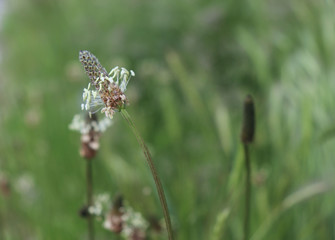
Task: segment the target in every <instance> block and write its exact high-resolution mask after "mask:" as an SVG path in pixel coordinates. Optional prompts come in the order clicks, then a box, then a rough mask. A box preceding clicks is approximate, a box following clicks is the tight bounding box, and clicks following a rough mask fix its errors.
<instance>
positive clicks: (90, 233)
mask: <svg viewBox="0 0 335 240" xmlns="http://www.w3.org/2000/svg"><path fill="white" fill-rule="evenodd" d="M86 187H87V207H88V208H89V207H90V206H92V205H93V177H92V159H86ZM87 223H88V239H89V240H94V225H93V216H92V215H91V214H89V215H88V218H87Z"/></svg>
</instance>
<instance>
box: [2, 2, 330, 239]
mask: <svg viewBox="0 0 335 240" xmlns="http://www.w3.org/2000/svg"><path fill="white" fill-rule="evenodd" d="M334 12H335V2H334V1H326V0H320V1H315V0H306V1H298V0H293V1H292V0H283V1H274V0H270V1H262V0H258V1H248V0H246V1H242V0H237V1H232V0H225V1H222V0H210V1H201V0H193V1H190V0H185V1H180V0H159V1H150V0H142V1H139V0H116V1H106V0H96V1H87V0H83V1H79V0H66V1H65V0H58V1H51V0H10V1H9V0H1V1H0V16H1V20H0V21H1V22H0V23H1V27H0V31H1V35H0V39H1V40H0V41H1V43H0V59H1V60H0V61H1V62H0V68H1V74H0V102H1V104H0V133H1V137H0V234H1V235H0V239H6V240H16V239H17V240H21V239H38V240H40V239H51V240H53V239H54V240H58V239H85V238H86V235H87V233H86V231H87V230H86V225H87V224H86V221H85V220H83V219H80V217H79V216H78V210H79V209H80V207H81V206H82V205H83V204H84V203H85V196H86V195H85V194H86V187H85V162H84V160H83V159H82V158H81V157H80V155H79V153H78V152H79V148H80V134H79V133H76V132H73V131H70V130H69V128H68V125H69V124H70V122H71V121H72V118H73V116H74V115H75V114H78V113H80V112H81V110H80V104H81V97H82V89H83V88H84V87H86V86H87V84H88V81H89V79H88V77H87V76H86V75H85V73H84V71H83V68H82V66H81V64H80V62H79V61H78V52H79V50H84V49H86V50H89V51H91V52H92V53H93V54H95V55H96V56H97V57H98V58H99V60H100V62H101V64H102V65H103V66H104V67H105V68H106V69H107V70H108V71H109V70H110V69H112V68H113V67H114V66H123V67H126V68H128V69H133V70H134V71H135V73H136V77H134V78H132V80H131V81H130V83H129V85H128V89H127V92H126V95H127V97H128V98H129V102H130V104H129V106H128V108H127V109H128V112H129V113H130V114H131V116H132V117H133V119H134V121H135V124H136V125H137V127H138V129H139V131H140V133H141V134H142V136H143V138H144V139H145V141H146V143H147V144H148V146H149V148H150V150H151V152H152V154H153V160H154V162H155V164H156V167H157V169H158V172H159V175H160V177H161V179H162V182H163V185H164V188H165V191H166V196H167V200H168V204H169V208H170V210H171V214H172V219H173V225H174V229H175V231H176V236H177V239H180V240H189V239H193V240H197V239H199V240H202V239H212V240H214V239H241V238H242V235H243V231H242V229H243V216H244V178H245V174H244V165H243V164H244V159H243V147H242V145H241V143H240V139H239V135H240V129H241V122H242V106H243V100H244V98H245V96H246V95H247V94H252V95H253V97H254V101H255V107H256V122H257V128H256V137H255V142H254V143H253V144H252V145H251V146H250V153H251V162H252V164H251V165H252V187H253V195H252V203H251V204H252V207H251V229H250V232H251V235H252V236H253V238H252V239H273V240H276V239H278V240H279V239H304V240H307V239H311V240H312V239H335V204H334V202H335V193H334V190H333V188H332V186H333V183H334V181H335V176H334V173H335V161H334V156H335V68H334V64H335V16H334ZM99 117H101V118H102V117H103V115H102V114H100V115H99ZM93 166H94V173H93V174H94V193H95V194H100V193H108V194H110V195H111V196H114V195H115V194H116V193H122V194H123V196H124V198H125V199H126V200H127V202H128V203H129V205H131V206H132V207H133V208H134V209H135V210H136V211H138V212H140V213H141V214H142V215H143V216H144V217H145V218H149V217H150V216H155V217H156V218H162V211H161V208H160V205H159V200H158V197H157V194H156V190H155V188H154V183H153V181H152V177H151V174H150V171H149V169H148V167H147V165H146V163H145V158H144V156H143V153H142V152H141V149H140V147H139V146H138V144H137V142H136V138H135V137H134V136H133V134H132V132H131V130H130V128H129V127H128V125H127V124H126V122H125V121H124V120H123V119H122V118H121V116H120V115H118V114H117V115H115V117H114V119H113V126H111V127H110V128H109V129H108V130H107V131H106V132H105V133H104V134H103V136H102V138H101V148H100V150H99V153H98V156H97V157H96V158H95V159H94V164H93ZM95 228H96V236H97V239H119V238H118V236H117V235H115V234H114V233H111V232H109V231H107V230H105V229H103V227H102V223H101V222H98V221H97V222H96V226H95ZM156 238H157V239H166V236H164V234H163V236H158V237H157V236H156ZM156 238H153V237H151V239H156Z"/></svg>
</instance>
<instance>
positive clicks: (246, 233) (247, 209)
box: [243, 143, 251, 240]
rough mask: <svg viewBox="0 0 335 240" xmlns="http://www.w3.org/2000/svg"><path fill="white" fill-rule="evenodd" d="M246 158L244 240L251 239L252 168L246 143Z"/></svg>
mask: <svg viewBox="0 0 335 240" xmlns="http://www.w3.org/2000/svg"><path fill="white" fill-rule="evenodd" d="M243 147H244V156H245V170H246V177H245V215H244V240H247V239H248V237H249V225H250V220H249V219H250V197H251V168H250V158H249V148H248V145H247V144H246V143H245V144H243Z"/></svg>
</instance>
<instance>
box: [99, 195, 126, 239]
mask: <svg viewBox="0 0 335 240" xmlns="http://www.w3.org/2000/svg"><path fill="white" fill-rule="evenodd" d="M123 214H124V207H123V197H122V196H121V195H117V196H116V197H115V199H114V202H113V206H112V208H111V209H110V210H109V212H108V213H107V214H106V217H105V221H104V223H103V227H104V228H105V229H107V230H109V231H111V232H114V233H121V232H122V230H123V225H124V220H123V217H122V216H123Z"/></svg>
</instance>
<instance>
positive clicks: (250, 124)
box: [241, 95, 255, 240]
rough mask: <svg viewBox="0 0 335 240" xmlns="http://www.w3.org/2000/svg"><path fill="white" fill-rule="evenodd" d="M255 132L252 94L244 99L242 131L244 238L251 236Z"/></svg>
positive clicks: (245, 239)
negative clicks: (252, 169)
mask: <svg viewBox="0 0 335 240" xmlns="http://www.w3.org/2000/svg"><path fill="white" fill-rule="evenodd" d="M254 134H255V108H254V101H253V99H252V97H251V96H250V95H248V96H247V97H246V98H245V100H244V112H243V125H242V132H241V142H242V143H243V150H244V158H245V170H246V176H245V215H244V224H243V230H244V231H243V232H244V237H243V239H244V240H247V239H248V237H249V226H250V203H251V167H250V155H249V146H248V145H249V144H250V143H252V142H253V140H254Z"/></svg>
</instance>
